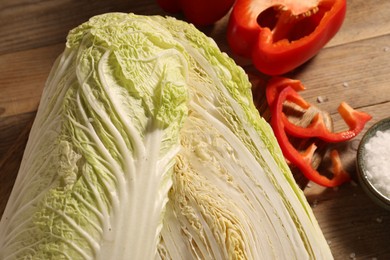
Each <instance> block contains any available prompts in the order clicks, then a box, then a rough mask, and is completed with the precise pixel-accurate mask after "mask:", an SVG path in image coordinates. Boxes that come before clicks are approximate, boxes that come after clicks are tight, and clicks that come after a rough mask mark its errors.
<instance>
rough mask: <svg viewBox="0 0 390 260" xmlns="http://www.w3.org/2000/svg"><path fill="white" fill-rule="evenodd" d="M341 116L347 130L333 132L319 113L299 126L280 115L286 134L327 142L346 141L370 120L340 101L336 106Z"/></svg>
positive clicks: (367, 115) (365, 114) (367, 116)
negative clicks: (303, 125) (308, 121)
mask: <svg viewBox="0 0 390 260" xmlns="http://www.w3.org/2000/svg"><path fill="white" fill-rule="evenodd" d="M338 111H339V113H340V115H341V117H342V118H343V119H344V121H345V123H346V124H347V125H348V127H349V130H345V131H342V132H338V133H334V132H331V131H329V129H328V128H327V127H326V125H325V122H324V119H323V117H322V116H321V114H320V113H318V114H316V115H315V116H314V118H313V120H312V122H311V123H310V125H308V126H307V127H301V126H298V125H295V124H293V123H291V122H290V121H289V120H288V118H287V117H286V115H283V116H282V120H283V124H284V127H285V130H286V132H287V133H288V134H290V135H292V136H295V137H299V138H311V137H317V138H320V139H321V140H324V141H326V142H329V143H338V142H343V141H348V140H350V139H352V138H354V137H355V136H357V135H358V134H359V133H360V132H361V131H362V130H363V128H364V126H365V124H366V123H367V122H368V121H369V120H371V118H372V117H371V116H370V115H369V114H367V113H364V112H361V111H357V110H354V109H353V108H352V107H350V106H349V105H348V104H347V103H345V102H342V103H341V104H340V106H339V108H338Z"/></svg>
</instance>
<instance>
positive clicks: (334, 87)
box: [291, 35, 390, 114]
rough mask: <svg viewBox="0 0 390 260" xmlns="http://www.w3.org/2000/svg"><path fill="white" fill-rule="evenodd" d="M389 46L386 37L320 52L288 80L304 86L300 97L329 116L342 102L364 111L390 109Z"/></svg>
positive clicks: (389, 41) (334, 112) (387, 36)
mask: <svg viewBox="0 0 390 260" xmlns="http://www.w3.org/2000/svg"><path fill="white" fill-rule="evenodd" d="M389 44H390V36H389V35H386V36H381V37H377V38H370V39H367V40H361V41H358V42H353V43H351V44H348V45H340V46H335V47H332V48H326V49H323V50H322V51H321V52H320V53H319V54H318V55H317V56H316V57H315V58H313V59H312V60H311V61H310V62H309V63H308V64H306V65H305V66H304V67H302V68H300V69H299V70H297V71H296V72H295V73H292V76H291V77H293V78H296V79H300V80H302V82H303V83H304V84H305V86H306V90H305V91H303V92H302V93H301V94H302V96H303V97H305V98H306V99H307V100H308V101H309V102H312V103H317V105H318V106H319V107H320V108H322V109H324V110H327V111H329V112H331V113H332V114H336V113H337V107H338V105H339V104H340V103H341V102H342V101H346V102H347V103H348V104H350V105H351V106H352V107H354V108H360V109H363V110H364V108H366V107H369V106H372V105H375V104H383V103H388V108H390V91H389V84H388V82H389V75H390V66H389V65H388V64H389V61H390V48H388V47H387V46H388V45H389ZM318 97H323V98H324V99H325V102H322V103H318V102H317V99H318Z"/></svg>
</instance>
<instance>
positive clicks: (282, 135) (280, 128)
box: [271, 87, 350, 187]
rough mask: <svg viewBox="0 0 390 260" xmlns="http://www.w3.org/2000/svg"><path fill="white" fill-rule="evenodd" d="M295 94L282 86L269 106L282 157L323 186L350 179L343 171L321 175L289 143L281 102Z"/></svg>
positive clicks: (290, 89)
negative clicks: (330, 176)
mask: <svg viewBox="0 0 390 260" xmlns="http://www.w3.org/2000/svg"><path fill="white" fill-rule="evenodd" d="M294 95H297V92H296V91H294V90H293V89H292V88H291V87H286V88H284V89H283V90H282V91H281V92H280V94H279V95H278V97H277V99H276V101H275V103H274V105H273V107H272V108H271V112H272V117H271V126H272V128H273V131H274V133H275V136H276V138H277V140H278V143H279V146H280V148H281V149H282V152H283V155H284V157H285V158H286V159H287V160H288V161H289V162H290V163H291V164H293V165H295V166H296V167H298V169H299V170H300V171H301V172H302V174H303V175H304V176H305V177H306V178H307V179H309V180H311V181H313V182H315V183H317V184H319V185H322V186H325V187H335V186H339V185H341V184H343V183H345V182H347V181H349V180H350V176H349V175H348V174H347V173H346V172H345V171H336V172H333V178H332V179H329V178H327V177H326V176H324V175H321V174H320V173H319V172H318V171H317V170H315V169H314V168H313V167H312V165H311V162H309V161H308V160H307V159H305V157H303V156H302V155H301V154H300V153H299V151H297V150H296V149H295V148H294V146H293V145H292V144H291V143H290V140H289V139H288V136H287V134H286V132H285V129H284V123H283V119H282V115H283V103H284V101H285V100H286V99H287V98H288V96H294Z"/></svg>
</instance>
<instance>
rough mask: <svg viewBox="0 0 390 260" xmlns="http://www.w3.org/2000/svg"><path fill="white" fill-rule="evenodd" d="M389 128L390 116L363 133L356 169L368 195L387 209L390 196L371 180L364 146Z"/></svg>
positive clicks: (389, 203)
mask: <svg viewBox="0 0 390 260" xmlns="http://www.w3.org/2000/svg"><path fill="white" fill-rule="evenodd" d="M388 129H390V117H389V118H385V119H382V120H380V121H379V122H377V123H375V124H374V125H373V126H372V127H370V128H369V129H368V130H367V132H366V133H365V134H364V135H363V138H362V140H361V141H360V144H359V148H358V151H357V158H356V169H357V175H358V180H359V183H360V185H361V186H362V188H363V190H364V191H365V192H366V193H367V195H368V196H369V197H370V198H371V199H372V200H373V201H374V202H375V203H377V204H378V205H380V206H382V207H383V208H385V209H387V210H390V198H389V197H386V196H385V195H384V194H382V193H381V192H380V191H379V190H378V189H377V188H376V187H375V186H374V184H373V183H372V182H371V181H370V180H369V178H368V177H367V171H366V165H365V162H364V161H365V160H364V158H365V156H366V154H367V151H366V149H365V147H364V146H365V144H366V143H367V142H368V140H369V139H370V138H371V137H373V136H375V134H376V132H377V131H385V130H388ZM389 160H390V158H389Z"/></svg>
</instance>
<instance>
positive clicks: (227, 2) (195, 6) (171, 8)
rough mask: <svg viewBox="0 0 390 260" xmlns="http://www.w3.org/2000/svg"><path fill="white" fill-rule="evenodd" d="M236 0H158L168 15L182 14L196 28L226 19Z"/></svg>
mask: <svg viewBox="0 0 390 260" xmlns="http://www.w3.org/2000/svg"><path fill="white" fill-rule="evenodd" d="M234 1H235V0H211V1H210V0H157V3H158V5H159V6H160V7H161V8H162V9H163V10H164V11H166V12H168V13H178V12H182V13H183V14H184V16H185V17H186V19H187V20H188V22H190V23H193V24H194V25H196V26H206V25H211V24H213V23H215V22H217V21H218V20H220V19H221V18H222V17H224V16H225V15H226V14H227V13H228V12H229V11H230V9H231V7H232V6H233V3H234Z"/></svg>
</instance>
